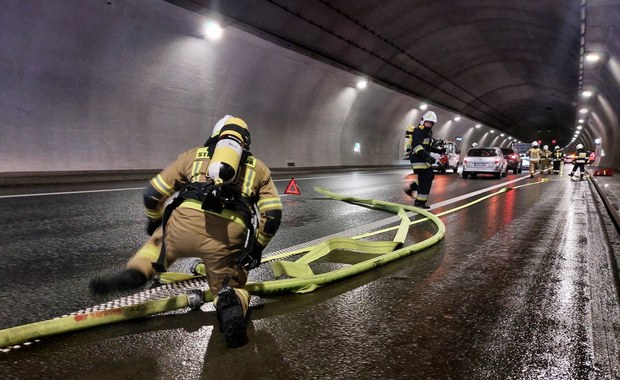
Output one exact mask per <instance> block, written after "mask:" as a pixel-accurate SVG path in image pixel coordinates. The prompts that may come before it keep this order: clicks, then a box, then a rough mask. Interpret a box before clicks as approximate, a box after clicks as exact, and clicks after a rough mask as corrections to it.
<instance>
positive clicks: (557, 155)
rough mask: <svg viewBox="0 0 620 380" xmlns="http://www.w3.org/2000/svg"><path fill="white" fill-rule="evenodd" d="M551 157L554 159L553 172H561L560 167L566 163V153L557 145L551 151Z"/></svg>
mask: <svg viewBox="0 0 620 380" xmlns="http://www.w3.org/2000/svg"><path fill="white" fill-rule="evenodd" d="M551 159H552V160H553V174H560V168H561V166H562V165H563V163H564V153H562V151H561V150H560V147H559V146H556V147H555V150H554V151H553V153H551Z"/></svg>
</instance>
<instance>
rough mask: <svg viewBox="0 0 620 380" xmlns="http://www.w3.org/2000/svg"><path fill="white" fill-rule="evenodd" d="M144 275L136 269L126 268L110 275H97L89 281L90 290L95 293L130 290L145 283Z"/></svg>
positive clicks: (102, 293)
mask: <svg viewBox="0 0 620 380" xmlns="http://www.w3.org/2000/svg"><path fill="white" fill-rule="evenodd" d="M146 280H147V278H146V275H144V273H142V272H140V271H139V270H137V269H127V270H124V271H122V272H120V273H118V274H115V275H113V276H110V277H98V278H95V279H93V280H92V281H91V282H90V291H91V293H93V294H96V295H104V294H108V293H111V292H117V291H123V290H132V289H136V288H139V287H141V286H142V285H144V284H146Z"/></svg>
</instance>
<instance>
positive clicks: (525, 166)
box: [519, 153, 530, 169]
mask: <svg viewBox="0 0 620 380" xmlns="http://www.w3.org/2000/svg"><path fill="white" fill-rule="evenodd" d="M519 156H521V167H522V168H523V169H529V168H530V158H529V157H528V156H527V154H525V153H521V154H520V155H519Z"/></svg>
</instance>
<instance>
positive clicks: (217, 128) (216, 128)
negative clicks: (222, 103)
mask: <svg viewBox="0 0 620 380" xmlns="http://www.w3.org/2000/svg"><path fill="white" fill-rule="evenodd" d="M228 119H232V116H230V115H226V116H224V117H223V118H221V119H220V120H218V122H217V123H215V125H214V126H213V131H212V132H211V137H215V136H217V135H219V134H220V130H221V129H222V127H223V126H224V125H226V122H227V121H228Z"/></svg>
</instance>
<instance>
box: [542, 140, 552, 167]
mask: <svg viewBox="0 0 620 380" xmlns="http://www.w3.org/2000/svg"><path fill="white" fill-rule="evenodd" d="M552 155H553V153H552V152H551V151H550V150H549V145H545V146H543V149H542V151H541V152H540V173H541V174H551V156H552Z"/></svg>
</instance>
